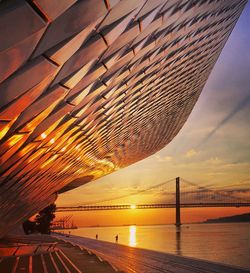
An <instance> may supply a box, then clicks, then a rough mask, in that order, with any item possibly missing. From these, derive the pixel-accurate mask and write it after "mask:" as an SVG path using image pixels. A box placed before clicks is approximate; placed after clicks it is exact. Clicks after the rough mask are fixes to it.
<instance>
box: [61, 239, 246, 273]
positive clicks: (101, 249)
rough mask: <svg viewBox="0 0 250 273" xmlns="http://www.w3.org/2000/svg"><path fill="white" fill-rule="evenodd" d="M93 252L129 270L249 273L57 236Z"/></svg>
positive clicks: (138, 272) (131, 272) (136, 272)
mask: <svg viewBox="0 0 250 273" xmlns="http://www.w3.org/2000/svg"><path fill="white" fill-rule="evenodd" d="M56 237H57V238H58V239H63V240H65V241H68V242H71V243H73V244H74V245H78V246H81V247H83V248H84V249H87V250H88V251H89V252H92V253H94V254H96V255H98V256H99V257H101V258H102V259H103V260H107V261H109V262H110V263H111V264H112V265H113V266H115V267H117V268H120V269H121V270H123V271H125V272H129V273H163V272H165V273H247V272H248V273H249V272H250V270H247V269H243V268H239V267H233V266H228V265H223V264H219V263H213V262H208V261H204V260H199V259H194V258H187V257H182V256H177V255H172V254H166V253H161V252H156V251H152V250H146V249H140V248H133V247H129V246H124V245H120V244H115V243H109V242H104V241H99V240H93V239H88V238H83V237H79V236H70V237H65V236H60V235H59V236H56Z"/></svg>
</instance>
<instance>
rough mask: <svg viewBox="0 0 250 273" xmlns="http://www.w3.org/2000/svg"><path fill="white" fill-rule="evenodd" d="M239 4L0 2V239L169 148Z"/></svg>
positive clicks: (232, 0) (182, 0) (226, 0)
mask: <svg viewBox="0 0 250 273" xmlns="http://www.w3.org/2000/svg"><path fill="white" fill-rule="evenodd" d="M245 4H246V1H245V0H122V1H119V0H78V1H77V0H27V1H24V0H8V1H2V2H1V3H0V34H1V35H0V128H1V132H0V160H1V169H0V174H1V176H0V208H1V209H0V219H1V221H0V236H2V235H3V234H4V233H6V231H7V230H9V229H10V228H11V227H12V226H14V225H16V224H19V223H21V222H22V221H23V220H24V219H26V218H28V217H29V216H31V215H33V214H34V213H35V212H37V211H38V210H40V209H41V208H43V207H45V206H46V205H47V204H48V203H50V202H52V201H54V200H55V198H56V195H57V193H58V192H59V193H60V192H64V191H67V190H70V189H73V188H75V187H77V186H80V185H82V184H84V183H87V182H89V181H91V180H94V179H97V178H99V177H101V176H104V175H107V174H109V173H111V172H113V171H115V170H118V169H119V168H122V167H125V166H128V165H130V164H132V163H134V162H136V161H138V160H141V159H143V158H146V157H147V156H149V155H152V154H153V153H155V152H157V151H158V150H160V149H162V148H163V147H164V146H165V145H167V144H168V143H169V142H170V141H171V140H172V139H173V138H174V137H175V136H176V134H177V133H178V132H179V130H180V129H181V128H182V126H183V124H184V123H185V121H186V120H187V118H188V116H189V114H190V112H191V111H192V109H193V107H194V105H195V103H196V101H197V99H198V97H199V95H200V93H201V90H202V88H203V86H204V84H205V82H206V80H207V78H208V75H209V73H210V72H211V69H212V68H213V66H214V64H215V61H216V60H217V58H218V56H219V54H220V52H221V50H222V48H223V46H224V44H225V42H226V40H227V38H228V36H229V35H230V32H231V31H232V29H233V27H234V25H235V23H236V21H237V19H238V18H239V16H240V13H241V11H242V9H243V8H244V5H245Z"/></svg>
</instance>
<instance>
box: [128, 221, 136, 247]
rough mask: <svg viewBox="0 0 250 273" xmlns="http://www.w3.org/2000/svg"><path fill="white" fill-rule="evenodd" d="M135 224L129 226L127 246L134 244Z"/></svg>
mask: <svg viewBox="0 0 250 273" xmlns="http://www.w3.org/2000/svg"><path fill="white" fill-rule="evenodd" d="M136 245H137V241H136V226H130V227H129V246H132V247H133V246H136Z"/></svg>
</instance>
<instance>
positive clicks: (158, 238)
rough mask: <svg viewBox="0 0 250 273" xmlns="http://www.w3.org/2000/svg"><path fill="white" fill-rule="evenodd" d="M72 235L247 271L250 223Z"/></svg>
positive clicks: (115, 229)
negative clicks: (208, 261) (236, 267)
mask: <svg viewBox="0 0 250 273" xmlns="http://www.w3.org/2000/svg"><path fill="white" fill-rule="evenodd" d="M70 232H71V234H72V235H78V236H82V237H88V238H92V239H95V237H96V234H98V240H103V241H108V242H115V236H116V235H118V243H119V244H123V245H127V246H131V247H138V248H145V249H151V250H156V251H160V252H166V253H172V254H177V255H183V256H189V257H194V258H199V259H205V260H210V261H214V262H219V263H224V264H230V265H236V266H240V267H244V268H248V269H250V223H230V224H228V223H227V224H190V225H182V226H181V228H176V227H175V226H174V225H154V226H121V227H91V228H78V229H75V230H71V231H70Z"/></svg>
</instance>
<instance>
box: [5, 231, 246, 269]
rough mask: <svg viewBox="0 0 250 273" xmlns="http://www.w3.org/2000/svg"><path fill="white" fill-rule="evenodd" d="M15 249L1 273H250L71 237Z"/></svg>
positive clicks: (27, 241) (27, 239) (35, 239)
mask: <svg viewBox="0 0 250 273" xmlns="http://www.w3.org/2000/svg"><path fill="white" fill-rule="evenodd" d="M10 245H11V244H9V246H10ZM15 245H16V246H17V243H16V242H15V243H14V244H13V243H12V246H13V250H14V252H11V251H10V250H11V247H10V248H9V253H7V255H5V256H4V255H2V256H1V255H0V272H1V273H112V272H113V273H124V272H128V273H164V272H165V273H247V272H250V271H249V270H247V269H243V268H239V267H233V266H228V265H223V264H218V263H213V262H208V261H204V260H198V259H193V258H187V257H182V256H177V255H172V254H166V253H161V252H156V251H151V250H146V249H140V248H133V247H128V246H124V245H120V244H118V243H109V242H104V241H99V240H93V239H88V238H83V237H79V236H73V235H71V236H70V237H65V236H63V235H58V234H56V235H55V234H54V235H53V236H43V235H41V236H36V235H33V236H24V237H23V238H21V239H20V240H19V242H18V247H16V246H15ZM5 247H6V245H5ZM1 248H3V245H1ZM0 254H1V253H0Z"/></svg>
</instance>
